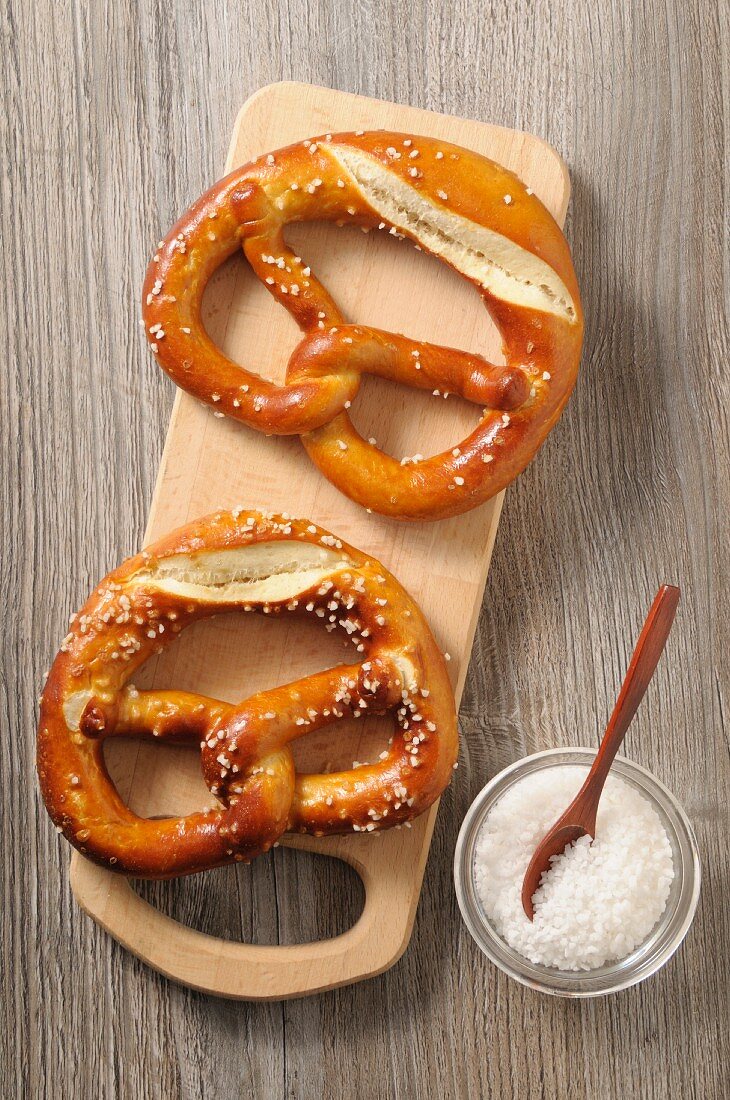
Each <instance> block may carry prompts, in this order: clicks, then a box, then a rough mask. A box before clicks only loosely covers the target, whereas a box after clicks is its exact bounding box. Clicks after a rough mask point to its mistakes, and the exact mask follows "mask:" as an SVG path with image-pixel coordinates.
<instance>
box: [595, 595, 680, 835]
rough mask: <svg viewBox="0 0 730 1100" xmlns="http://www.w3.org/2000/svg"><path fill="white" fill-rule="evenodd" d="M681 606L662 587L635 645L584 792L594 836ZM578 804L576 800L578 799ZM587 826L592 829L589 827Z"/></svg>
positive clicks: (677, 597) (674, 597)
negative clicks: (617, 762) (606, 790)
mask: <svg viewBox="0 0 730 1100" xmlns="http://www.w3.org/2000/svg"><path fill="white" fill-rule="evenodd" d="M678 603H679V589H678V588H676V587H675V586H674V585H672V584H663V585H662V586H661V588H660V589H659V591H658V592H657V594H656V596H655V598H654V603H653V604H652V605H651V608H650V610H649V614H648V615H647V617H646V621H645V623H644V626H643V629H642V631H641V634H640V635H639V640H638V642H637V643H636V648H635V649H634V653H633V656H632V658H631V663H630V664H629V667H628V671H627V673H626V676H625V677H624V682H623V684H622V685H621V691H620V692H619V696H618V699H617V700H616V706H615V707H614V708H613V713H612V715H611V717H610V719H609V721H608V725H607V726H606V732H605V733H604V735H603V739H602V740H601V744H600V747H599V749H598V753H597V754H596V759H595V760H594V761H593V766H592V767H591V770H590V772H589V773H588V776H587V778H586V781H585V783H584V784H583V788H582V791H585V790H586V788H588V787H590V788H591V790H592V792H593V794H594V795H595V800H594V799H593V798H592V799H591V800H590V804H584V806H583V813H584V825H585V828H586V831H587V832H589V833H590V834H591V836H593V835H594V833H595V825H596V812H597V810H598V800H599V798H600V796H601V791H602V789H603V784H604V782H605V780H606V777H607V775H608V773H609V770H610V768H611V765H612V764H613V761H614V758H615V756H616V753H617V752H618V750H619V748H620V747H621V742H622V741H623V739H624V736H625V734H626V730H627V729H628V728H629V725H630V723H631V719H632V718H633V717H634V715H635V714H636V711H637V709H638V706H639V703H640V702H641V700H642V699H643V698H644V693H645V692H646V689H647V688H648V686H649V681H650V680H651V678H652V676H653V675H654V671H655V669H656V666H657V664H658V663H659V658H660V657H661V655H662V651H663V649H664V646H665V645H666V642H667V638H668V637H669V631H670V630H671V629H672V623H673V622H674V616H675V613H676V610H677V604H678ZM576 801H577V799H576ZM588 824H590V825H591V827H590V828H589V827H588Z"/></svg>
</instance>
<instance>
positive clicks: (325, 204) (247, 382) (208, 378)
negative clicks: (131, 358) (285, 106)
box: [143, 131, 583, 519]
mask: <svg viewBox="0 0 730 1100" xmlns="http://www.w3.org/2000/svg"><path fill="white" fill-rule="evenodd" d="M414 154H415V155H414ZM312 220H326V221H335V222H338V223H340V224H343V223H344V224H352V225H359V226H361V227H362V228H365V229H373V228H378V229H381V230H386V231H388V232H390V233H392V234H394V235H395V236H398V237H407V238H409V239H410V240H411V241H412V242H413V243H414V244H416V245H417V246H418V247H419V248H420V249H422V250H423V251H424V252H429V253H431V254H432V255H434V256H437V257H438V258H439V259H441V260H443V261H444V262H445V263H446V264H448V265H449V266H450V267H452V268H453V269H454V270H455V271H457V272H458V273H459V274H461V275H462V276H463V277H464V278H465V279H467V280H468V281H469V282H471V283H472V284H473V285H474V286H475V287H476V288H477V289H478V291H479V293H480V295H481V297H482V300H483V301H484V304H485V306H486V308H487V310H488V312H489V314H490V316H491V317H492V319H493V320H494V322H495V324H496V326H497V328H498V330H499V332H500V335H501V338H502V347H503V354H504V358H505V364H504V365H502V366H498V365H495V364H491V363H488V362H487V361H486V360H485V359H483V358H482V357H481V356H479V355H472V354H469V353H467V352H463V351H457V350H455V349H452V348H444V347H440V346H438V345H435V344H430V343H424V342H419V341H414V340H410V339H408V338H407V337H405V336H401V335H396V334H394V333H389V332H384V331H381V330H379V329H376V328H372V327H370V326H365V325H357V324H352V323H350V322H348V321H347V319H346V318H344V317H343V316H342V314H341V313H340V311H339V309H338V307H337V305H336V304H335V302H334V301H333V299H332V298H331V297H330V295H329V293H328V292H327V290H326V289H325V288H324V287H323V286H322V284H321V283H319V282H318V280H317V279H316V277H315V276H314V274H313V273H312V271H311V269H310V267H309V266H308V265H307V263H306V260H304V259H303V258H302V257H299V256H296V255H295V254H294V253H293V252H292V250H291V249H290V248H289V247H288V246H287V244H286V242H285V240H284V228H285V226H286V225H287V224H288V223H290V222H297V221H312ZM239 247H243V250H244V252H245V254H246V257H247V259H248V261H249V263H250V264H251V266H252V268H253V270H254V271H255V273H256V274H257V275H258V277H259V278H260V279H261V280H262V281H263V284H264V286H266V288H267V289H268V290H269V291H270V293H271V294H272V295H273V296H274V297H275V298H276V299H277V301H279V302H280V303H281V304H282V305H283V306H284V308H285V309H287V310H288V311H289V313H290V314H291V315H292V317H293V318H294V320H295V321H296V322H297V324H298V325H299V327H300V328H301V329H302V331H303V332H304V333H305V335H304V338H303V339H302V341H301V342H300V344H299V345H298V346H297V348H295V350H294V352H293V354H292V356H291V358H290V360H289V364H288V367H287V375H286V384H285V385H283V386H277V385H275V384H274V383H271V382H267V381H265V380H264V379H262V378H260V377H259V376H258V375H257V374H255V373H253V372H251V371H248V370H245V369H244V368H243V367H240V366H238V365H237V364H236V363H234V362H232V360H230V359H228V358H227V357H226V356H225V355H224V354H223V353H222V352H221V351H220V349H219V348H217V347H216V346H215V344H214V343H213V342H212V341H211V339H210V338H209V336H208V335H207V333H206V332H205V330H204V327H203V324H202V321H201V303H202V297H203V292H204V290H205V287H206V285H207V283H208V280H209V279H210V276H211V275H212V273H213V272H214V271H215V270H216V268H217V267H218V266H219V265H220V264H221V263H222V262H223V261H224V260H225V259H226V258H227V257H228V256H230V255H231V254H232V253H233V252H235V251H236V250H237V249H238V248H239ZM143 293H144V305H143V318H144V323H145V331H146V333H147V336H148V339H149V341H150V344H151V346H152V349H153V351H154V353H155V355H156V356H157V359H158V361H159V363H160V365H161V366H162V367H163V368H164V370H166V371H167V372H168V374H170V375H171V377H172V378H173V379H174V380H175V382H176V383H177V384H178V385H179V386H181V387H183V388H184V389H186V390H188V391H189V392H190V393H192V394H194V395H195V396H196V397H198V398H200V399H201V400H202V401H205V402H208V403H214V404H215V407H216V412H217V413H218V414H221V413H224V414H227V415H228V416H231V417H234V418H235V419H237V420H240V421H242V422H244V423H246V424H248V425H250V426H251V427H254V428H257V429H259V430H261V431H264V432H266V433H267V434H299V435H301V437H302V442H303V443H304V446H305V447H306V449H307V451H308V453H309V455H310V456H311V458H312V459H313V460H314V462H315V463H316V464H317V466H318V467H319V468H320V470H321V471H322V472H323V473H324V474H325V475H326V476H327V477H328V478H329V479H330V481H332V482H333V483H334V484H335V485H336V486H337V487H338V488H339V489H340V490H341V491H342V492H343V493H345V494H346V495H347V496H349V497H351V498H352V499H353V500H355V501H357V502H359V503H360V504H362V505H363V506H364V507H366V508H370V509H372V510H373V511H376V512H381V513H384V514H386V515H391V516H396V517H400V518H404V519H438V518H443V517H446V516H451V515H456V514H458V513H460V512H465V511H467V510H468V509H470V508H473V507H475V506H476V505H477V504H480V503H482V502H483V501H485V500H488V499H489V498H490V497H492V496H494V494H495V493H497V492H499V491H500V490H501V489H503V488H504V487H505V486H506V485H507V484H509V482H510V481H512V479H513V478H514V477H515V476H516V475H517V474H518V473H520V471H521V470H523V469H524V467H525V466H526V465H527V464H528V462H529V461H530V459H531V458H532V457H533V455H534V454H535V452H536V451H537V449H538V448H539V447H540V445H541V444H542V443H543V442H544V440H545V438H546V436H547V435H548V433H549V431H550V429H551V428H552V427H553V425H554V424H555V422H556V420H557V419H558V416H559V415H560V412H561V411H562V409H563V407H564V405H565V403H566V401H567V399H568V397H569V395H570V392H571V390H572V388H573V385H574V383H575V379H576V375H577V371H578V364H579V360H580V350H581V344H582V337H583V315H582V310H581V304H580V297H579V293H578V286H577V282H576V278H575V273H574V271H573V266H572V262H571V259H570V252H569V249H568V246H567V243H566V241H565V238H564V237H563V234H562V233H561V231H560V228H559V227H558V225H557V224H556V222H555V221H554V219H553V218H552V217H551V215H550V214H549V213H548V211H547V210H546V209H545V207H544V206H543V205H542V203H541V202H540V200H539V199H538V198H537V197H536V196H535V195H533V194H532V192H531V191H530V190H529V189H528V188H526V187H525V186H524V185H523V184H522V182H521V181H520V180H519V179H518V177H517V176H515V175H514V174H513V173H512V172H509V171H508V170H507V169H505V168H502V167H501V166H500V165H498V164H495V163H494V162H492V161H490V160H487V159H486V158H485V157H482V156H479V155H478V154H476V153H473V152H470V151H469V150H466V149H462V148H459V147H458V146H454V145H450V144H448V143H447V142H442V141H437V140H434V139H432V138H425V137H415V136H410V137H409V136H408V135H404V134H395V133H387V132H382V131H377V132H369V133H358V134H352V133H350V134H334V135H332V134H328V135H326V136H325V137H324V138H314V139H311V140H307V141H305V142H300V143H297V144H296V145H291V146H289V147H288V148H286V149H281V150H278V151H277V152H276V153H270V154H268V155H266V156H264V157H260V158H258V159H257V160H255V161H253V162H252V163H251V164H248V165H245V166H244V167H243V168H240V169H237V170H236V171H235V172H233V173H232V174H231V175H229V176H227V177H226V178H225V179H223V180H222V181H221V182H220V183H218V184H216V185H215V186H214V187H213V188H211V190H210V191H208V192H207V194H205V195H204V196H203V197H202V198H201V199H199V200H198V202H196V203H195V204H194V205H193V206H192V207H191V209H190V210H189V211H188V212H187V213H186V214H185V215H184V216H183V217H182V218H181V220H180V221H179V222H178V223H177V225H176V226H175V227H174V229H173V230H172V231H171V233H170V234H169V235H168V237H167V238H166V239H165V241H163V242H161V245H160V248H159V251H158V253H157V255H156V256H155V259H154V260H153V262H152V263H151V264H150V267H149V269H148V272H147V276H146V279H145V284H144V292H143ZM363 373H369V374H375V375H380V376H381V377H385V378H390V379H392V380H394V381H398V382H402V383H405V384H407V385H410V386H414V387H417V388H419V389H425V390H431V391H432V392H433V393H434V394H435V395H437V396H439V397H441V396H442V395H443V396H446V395H447V394H449V393H452V394H459V395H461V396H462V397H464V398H466V399H467V400H469V401H472V402H475V403H477V404H478V405H480V406H481V407H482V408H483V414H482V416H481V419H480V421H479V424H478V426H477V428H476V429H475V430H474V431H473V432H472V433H471V435H469V436H468V438H467V439H465V440H464V441H463V442H462V443H460V444H459V447H458V450H459V452H460V453H459V454H458V455H454V453H453V449H452V448H449V449H448V450H447V451H444V452H443V453H441V454H438V455H434V456H433V457H431V458H425V459H424V458H420V457H419V460H418V461H417V462H408V463H402V462H401V461H399V460H397V459H395V458H392V457H391V456H389V455H386V454H384V453H383V452H382V451H381V450H380V449H379V448H378V447H377V446H375V445H374V444H372V443H370V442H368V441H366V440H364V439H363V438H362V437H361V436H360V435H359V433H358V432H357V431H356V430H355V428H354V427H353V425H352V421H351V420H350V417H349V415H348V412H347V410H348V409H349V408H350V405H351V403H352V401H353V400H354V398H355V396H356V394H357V391H358V387H359V383H360V376H361V375H362V374H363Z"/></svg>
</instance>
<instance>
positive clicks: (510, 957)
mask: <svg viewBox="0 0 730 1100" xmlns="http://www.w3.org/2000/svg"><path fill="white" fill-rule="evenodd" d="M596 752H597V749H595V748H592V747H588V746H563V747H560V746H558V747H556V748H552V749H542V750H541V751H539V752H535V753H531V754H530V755H529V756H523V757H521V758H520V759H519V760H515V761H514V762H513V763H512V764H508V765H507V767H506V768H503V769H502V770H501V771H499V772H497V774H496V775H494V776H492V778H491V779H490V780H489V782H488V783H487V784H486V785H485V786H484V787H482V789H481V790H480V791H479V793H478V794H477V796H476V798H475V799H474V800H473V802H472V803H471V805H470V806H469V809H468V810H467V812H466V815H465V817H464V820H463V821H462V824H461V828H460V830H459V836H458V838H457V841H456V848H455V851H454V885H455V889H456V898H457V901H458V904H459V909H460V911H461V916H462V918H463V920H464V923H465V925H466V927H467V929H468V930H469V933H470V934H471V936H472V938H473V939H474V941H475V943H476V944H477V946H478V947H479V948H480V950H481V951H482V952H483V953H484V954H485V955H486V956H487V958H488V959H489V960H490V961H491V962H492V963H494V965H495V966H497V967H498V968H499V969H500V970H501V971H502V972H503V973H505V974H508V975H509V976H510V977H511V978H514V979H515V980H516V981H518V982H520V983H521V984H522V985H526V986H528V987H529V988H531V989H536V990H538V991H539V992H542V993H547V994H549V995H551V996H557V997H572V998H580V997H597V996H603V995H605V994H608V993H616V992H618V991H619V990H622V989H627V988H629V987H630V986H632V985H636V984H637V983H638V982H641V981H644V980H645V979H646V978H649V977H650V976H651V975H652V974H655V973H656V972H657V971H658V970H659V969H660V968H661V967H662V966H664V964H665V963H666V962H668V961H669V959H670V958H671V957H672V955H674V953H675V951H676V950H677V949H678V947H679V946H680V944H681V943H682V941H683V939H684V937H685V936H686V934H687V932H688V931H689V928H690V925H691V924H692V921H693V919H694V916H695V912H696V910H697V904H698V901H699V894H700V886H701V865H700V856H699V849H698V846H697V840H696V838H695V834H694V830H693V828H692V825H691V823H690V820H689V818H688V817H687V814H686V812H685V810H684V808H683V807H682V805H681V804H680V803H679V801H678V800H677V799H676V798H675V796H674V795H673V794H672V792H671V791H670V790H669V789H668V788H667V787H666V786H665V785H664V784H663V783H662V782H661V780H660V779H657V777H656V776H655V775H654V774H653V773H652V772H650V771H649V770H648V769H647V768H644V767H642V765H641V764H637V763H636V762H635V761H633V760H630V759H629V758H628V757H625V756H617V757H616V759H615V761H614V764H613V768H615V769H616V774H617V775H618V776H619V777H621V778H623V779H628V780H629V782H631V780H632V778H633V780H634V785H638V786H639V787H640V790H641V793H643V794H644V796H645V797H647V798H649V799H650V800H651V802H652V804H653V805H654V807H655V809H656V810H657V811H658V812H659V815H660V817H661V819H662V823H663V825H664V827H665V828H666V829H667V830H668V832H669V833H670V840H671V842H672V849H673V851H674V852H675V853H676V852H677V850H679V854H680V856H681V857H682V858H681V860H680V862H679V866H678V867H677V865H676V863H675V873H677V874H678V876H679V895H678V896H677V897H676V899H675V905H674V908H673V911H672V912H670V904H669V902H668V903H667V908H666V909H665V912H664V914H662V916H661V917H660V919H659V921H658V922H657V924H656V925H655V926H654V928H653V929H652V931H651V932H650V934H649V936H648V937H647V939H646V940H645V941H644V942H643V943H642V944H640V945H639V946H638V947H637V948H635V949H634V950H633V951H632V952H631V953H630V954H629V955H628V956H627V957H626V958H624V959H619V960H617V961H616V962H614V963H609V964H607V965H606V966H605V967H601V968H598V969H596V970H581V971H573V970H566V971H559V970H557V968H551V967H545V966H541V965H540V964H535V963H531V962H530V961H529V959H527V958H524V957H523V956H521V955H520V954H519V953H518V952H517V951H516V950H515V949H514V948H512V947H510V946H509V944H507V943H506V941H504V940H503V939H502V937H501V936H500V935H499V934H498V933H497V932H496V930H495V929H494V928H493V927H492V925H491V923H490V922H489V921H488V919H487V918H486V916H485V915H484V914H483V913H482V910H481V905H480V904H475V903H474V900H473V896H476V887H475V885H474V873H473V865H474V845H475V843H476V839H477V836H478V835H479V831H480V828H481V824H482V822H483V820H484V817H486V813H487V812H488V809H489V808H491V806H492V805H493V804H495V803H496V801H497V800H498V798H499V797H501V795H502V794H503V793H504V791H505V790H506V789H508V787H509V786H510V785H511V783H509V782H508V780H510V779H511V778H512V777H514V776H515V773H520V772H523V771H524V773H525V774H526V775H527V774H533V773H534V772H536V771H538V770H539V769H540V766H541V765H542V766H546V767H550V766H554V767H555V766H561V765H563V764H564V765H567V766H571V765H588V766H590V763H592V761H593V760H594V759H595V756H596ZM561 758H562V759H561ZM641 780H643V782H641ZM513 781H514V780H513ZM475 822H476V825H475ZM465 878H468V880H469V881H468V882H465ZM679 913H681V915H680V916H679V918H678V919H676V918H677V915H678V914H679ZM673 921H674V922H675V923H676V927H675V928H674V930H673V932H672V933H671V935H670V936H668V938H667V941H666V943H663V944H662V943H660V946H659V948H658V950H656V951H655V953H654V955H653V956H652V955H651V953H649V957H648V958H647V957H646V950H645V949H646V948H647V946H648V945H649V944H652V943H653V945H654V947H656V942H653V941H658V940H659V939H660V936H661V934H662V932H666V931H667V929H668V928H670V927H671V925H672V922H673Z"/></svg>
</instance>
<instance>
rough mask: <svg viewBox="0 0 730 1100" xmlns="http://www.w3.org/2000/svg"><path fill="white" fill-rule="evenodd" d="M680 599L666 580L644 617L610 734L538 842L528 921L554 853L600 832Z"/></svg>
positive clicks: (528, 878)
mask: <svg viewBox="0 0 730 1100" xmlns="http://www.w3.org/2000/svg"><path fill="white" fill-rule="evenodd" d="M678 603H679V589H678V588H675V587H674V586H673V585H671V584H663V585H662V587H661V588H660V589H659V591H658V592H657V594H656V597H655V599H654V603H653V604H652V605H651V610H650V611H649V614H648V615H647V617H646V622H645V623H644V626H643V629H642V631H641V634H640V635H639V640H638V642H637V643H636V649H635V650H634V655H633V657H632V658H631V664H630V665H629V670H628V672H627V673H626V676H625V678H624V682H623V684H622V685H621V691H620V693H619V697H618V699H617V701H616V706H615V707H614V709H613V714H612V715H611V718H610V720H609V723H608V726H607V727H606V732H605V733H604V735H603V739H602V741H601V744H600V746H599V749H598V753H597V755H596V759H595V760H594V761H593V766H592V768H591V770H590V771H589V772H588V775H587V776H586V781H585V783H584V784H583V786H582V787H581V789H580V790H579V791H578V794H577V795H576V796H575V798H574V799H573V801H572V802H571V804H570V805H569V806H568V808H567V810H565V812H564V813H563V814H562V815H561V816H560V817H559V818H558V820H557V821H556V822H555V824H554V825H553V827H552V829H550V831H549V832H548V833H547V835H546V836H544V837H543V839H542V840H541V841H540V843H539V844H538V846H537V848H536V849H535V853H534V855H533V857H532V859H531V860H530V862H529V864H528V866H527V870H526V871H525V877H524V879H523V881H522V908H523V909H524V910H525V913H526V914H527V917H528V919H529V920H532V918H533V917H534V915H535V913H534V909H533V906H532V897H533V894H534V893H535V891H536V890H537V888H538V886H539V885H540V876H541V875H542V873H543V871H547V870H548V868H549V866H550V857H551V856H555V855H558V854H559V853H560V852H562V851H563V850H564V848H565V847H566V845H568V844H572V842H573V841H574V840H578V838H579V837H581V836H585V835H586V834H588V836H589V837H591V839H593V837H594V836H595V833H596V814H597V812H598V800H599V799H600V797H601V792H602V790H603V785H604V783H605V782H606V778H607V777H608V773H609V770H610V768H611V765H612V764H613V761H614V757H615V756H616V753H617V752H618V750H619V747H620V745H621V742H622V741H623V739H624V737H625V735H626V731H627V729H628V728H629V724H630V723H631V719H632V718H633V717H634V715H635V714H636V711H637V708H638V706H639V703H640V702H641V700H642V699H643V698H644V693H645V691H646V689H647V688H648V686H649V681H650V680H651V678H652V676H653V675H654V670H655V669H656V666H657V664H658V663H659V658H660V657H661V655H662V650H663V649H664V646H665V645H666V641H667V638H668V637H669V631H670V630H671V629H672V623H673V622H674V614H675V612H676V610H677V604H678Z"/></svg>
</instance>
